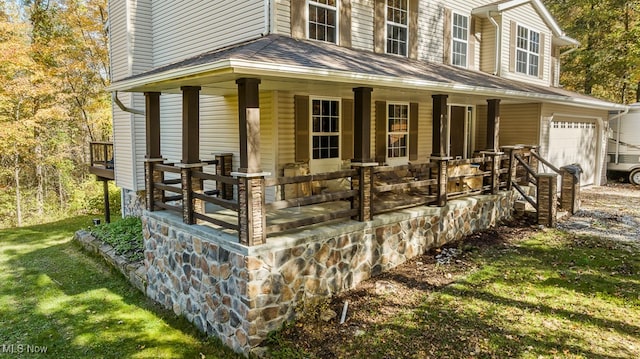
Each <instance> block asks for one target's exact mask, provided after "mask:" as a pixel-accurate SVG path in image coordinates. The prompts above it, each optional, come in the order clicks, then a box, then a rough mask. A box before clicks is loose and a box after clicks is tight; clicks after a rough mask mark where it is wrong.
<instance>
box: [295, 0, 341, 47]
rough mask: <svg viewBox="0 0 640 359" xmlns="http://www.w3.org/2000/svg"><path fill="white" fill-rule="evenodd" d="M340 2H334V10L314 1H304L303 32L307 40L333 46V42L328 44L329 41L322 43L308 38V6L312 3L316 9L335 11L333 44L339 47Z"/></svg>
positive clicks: (338, 0) (337, 0)
mask: <svg viewBox="0 0 640 359" xmlns="http://www.w3.org/2000/svg"><path fill="white" fill-rule="evenodd" d="M294 1H295V0H294ZM340 2H341V1H340V0H336V6H335V8H334V7H333V6H330V5H325V4H322V3H319V2H316V1H314V0H306V1H305V9H304V12H305V14H306V19H307V21H306V23H305V25H306V26H305V29H304V32H305V35H306V38H307V40H313V41H320V42H328V43H330V44H333V42H329V41H326V40H324V41H323V40H316V39H311V38H309V4H311V3H313V5H314V6H318V7H322V8H325V9H329V10H335V11H336V42H335V44H336V45H340Z"/></svg>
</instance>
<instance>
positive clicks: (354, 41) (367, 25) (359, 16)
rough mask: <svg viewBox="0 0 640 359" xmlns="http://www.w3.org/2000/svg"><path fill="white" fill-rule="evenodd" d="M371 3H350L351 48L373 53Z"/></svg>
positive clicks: (365, 0) (361, 1)
mask: <svg viewBox="0 0 640 359" xmlns="http://www.w3.org/2000/svg"><path fill="white" fill-rule="evenodd" d="M373 3H374V2H373V0H359V1H353V2H352V5H351V6H352V8H351V46H352V47H353V48H354V49H359V50H367V51H373V41H374V40H373V32H374V11H373V6H374V4H373Z"/></svg>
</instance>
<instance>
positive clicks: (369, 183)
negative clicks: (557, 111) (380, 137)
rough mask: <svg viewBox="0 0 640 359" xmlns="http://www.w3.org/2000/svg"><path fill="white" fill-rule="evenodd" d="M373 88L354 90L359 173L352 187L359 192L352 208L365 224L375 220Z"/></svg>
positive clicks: (355, 164)
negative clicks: (372, 146)
mask: <svg viewBox="0 0 640 359" xmlns="http://www.w3.org/2000/svg"><path fill="white" fill-rule="evenodd" d="M371 92H373V89H372V88H371V87H356V88H354V89H353V115H354V116H353V162H352V168H354V169H356V170H357V171H358V176H357V178H352V182H351V187H352V189H354V190H356V189H357V190H358V194H359V195H358V197H357V198H355V200H354V201H353V202H352V208H353V209H357V210H358V216H357V218H356V219H357V220H359V221H362V222H365V221H370V220H371V219H372V218H373V208H372V206H373V201H372V189H373V167H375V166H377V165H378V163H377V162H375V161H373V159H371V136H370V134H371Z"/></svg>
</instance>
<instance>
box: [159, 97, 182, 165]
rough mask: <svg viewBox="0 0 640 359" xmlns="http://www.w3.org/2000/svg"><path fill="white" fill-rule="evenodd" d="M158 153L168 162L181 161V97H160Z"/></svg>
mask: <svg viewBox="0 0 640 359" xmlns="http://www.w3.org/2000/svg"><path fill="white" fill-rule="evenodd" d="M160 153H161V154H162V157H164V158H166V159H167V160H168V161H169V162H176V163H177V162H180V160H181V159H182V95H180V94H162V95H161V96H160Z"/></svg>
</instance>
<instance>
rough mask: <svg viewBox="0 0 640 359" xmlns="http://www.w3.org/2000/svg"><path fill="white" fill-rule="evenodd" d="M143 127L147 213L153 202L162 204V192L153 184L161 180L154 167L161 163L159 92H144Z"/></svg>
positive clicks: (152, 206)
mask: <svg viewBox="0 0 640 359" xmlns="http://www.w3.org/2000/svg"><path fill="white" fill-rule="evenodd" d="M144 98H145V111H144V113H145V125H146V126H145V127H146V155H145V166H144V169H145V187H146V198H145V199H146V201H145V202H146V207H147V210H148V211H154V210H155V202H162V191H156V190H155V185H154V183H160V182H162V180H163V175H162V172H156V171H155V170H154V165H155V164H156V163H162V162H163V159H162V155H161V154H160V92H145V93H144Z"/></svg>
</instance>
